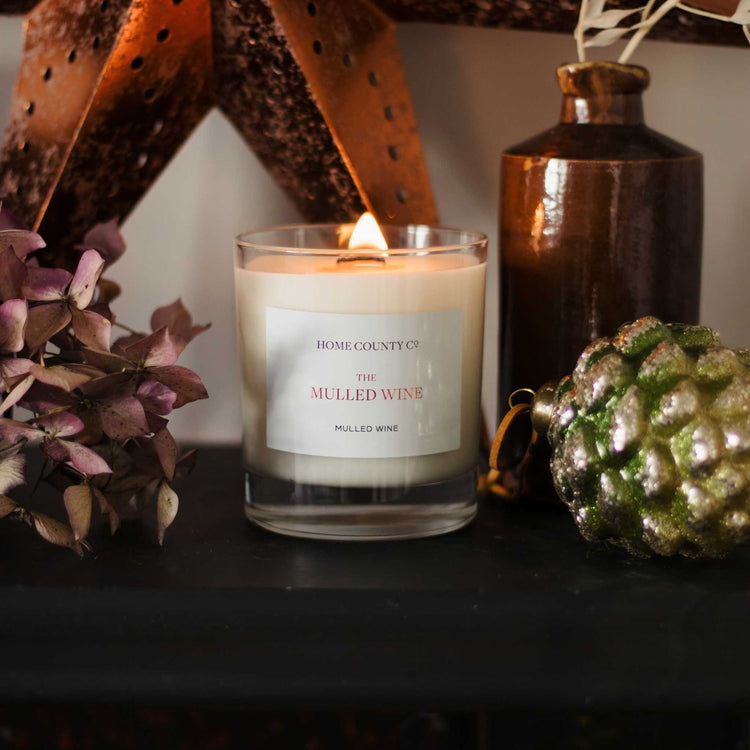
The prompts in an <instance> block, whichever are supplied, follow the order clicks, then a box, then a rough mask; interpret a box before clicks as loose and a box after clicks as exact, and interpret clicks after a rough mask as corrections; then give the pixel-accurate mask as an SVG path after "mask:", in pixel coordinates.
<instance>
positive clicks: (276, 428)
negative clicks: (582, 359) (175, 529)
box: [235, 220, 486, 538]
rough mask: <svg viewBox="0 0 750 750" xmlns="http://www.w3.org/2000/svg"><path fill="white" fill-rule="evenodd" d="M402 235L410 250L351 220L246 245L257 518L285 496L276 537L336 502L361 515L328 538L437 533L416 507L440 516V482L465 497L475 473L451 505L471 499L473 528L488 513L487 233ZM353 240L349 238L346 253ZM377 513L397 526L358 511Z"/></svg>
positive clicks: (244, 317) (244, 306) (339, 508)
mask: <svg viewBox="0 0 750 750" xmlns="http://www.w3.org/2000/svg"><path fill="white" fill-rule="evenodd" d="M365 221H367V220H365ZM386 232H387V233H389V238H390V239H391V243H390V244H391V245H393V244H394V243H397V244H400V245H403V246H404V247H402V248H400V249H393V248H391V249H388V250H387V249H386V244H385V240H384V239H383V238H378V237H375V238H374V239H372V238H371V239H364V240H363V239H362V238H361V236H360V234H359V232H354V233H352V227H351V226H350V225H345V226H343V227H334V226H330V225H329V226H317V227H316V226H307V227H289V228H285V229H284V228H282V229H279V230H270V231H267V232H258V233H252V234H251V235H245V236H243V238H240V240H239V242H238V248H239V254H238V264H237V268H236V270H235V281H236V285H235V287H236V294H237V313H238V321H239V339H240V355H241V365H242V410H243V425H244V438H243V440H244V442H243V457H244V462H245V468H246V470H247V471H248V474H249V483H248V486H249V488H250V498H249V506H248V515H249V516H250V517H251V518H253V520H256V521H260V522H261V523H263V521H264V518H265V516H266V515H268V513H269V505H275V506H276V507H274V508H273V509H272V515H273V516H274V520H273V522H270V523H266V524H265V525H269V526H270V527H271V528H275V529H276V530H281V531H286V532H287V533H306V532H305V530H304V529H302V531H300V528H299V527H298V526H295V527H294V528H292V529H290V528H289V518H287V519H286V521H285V522H284V523H281V527H280V524H279V518H278V516H279V515H280V514H286V515H287V516H295V517H299V516H300V515H303V516H305V517H307V518H308V520H309V517H310V515H311V514H313V513H318V512H320V510H321V508H324V507H325V508H327V515H328V516H330V515H331V513H332V512H333V511H334V510H335V512H336V513H337V514H338V515H341V514H342V512H343V513H344V515H345V516H346V522H345V523H340V524H339V527H340V528H338V529H333V530H332V529H331V528H330V527H331V521H330V518H328V520H327V521H325V524H324V525H325V526H326V529H327V531H326V532H325V533H320V531H319V530H318V531H317V532H316V531H309V530H308V531H309V534H310V535H319V536H334V537H337V538H338V537H349V536H356V537H358V538H362V537H371V536H376V537H394V536H399V535H409V536H415V535H422V532H419V531H416V532H415V530H414V528H413V523H414V521H413V518H411V516H413V506H415V504H416V505H420V511H421V512H422V514H423V515H426V514H427V511H429V510H430V509H431V508H432V507H433V506H434V505H435V503H434V502H432V501H433V500H435V493H434V490H435V488H436V486H440V485H441V484H446V487H447V486H453V487H454V490H455V489H456V487H457V485H456V484H455V483H456V481H459V480H460V482H459V483H460V487H461V488H462V489H461V490H460V492H458V495H456V494H455V492H454V494H453V496H452V497H447V498H444V499H441V500H440V503H439V505H440V508H438V510H439V511H441V512H442V511H445V509H446V508H445V506H446V505H456V504H458V505H460V506H461V513H460V515H461V518H462V520H463V521H464V522H465V521H466V520H468V519H470V517H471V515H473V512H474V509H475V497H474V470H475V467H476V464H477V457H478V445H479V422H480V416H479V415H480V410H479V395H480V381H481V368H482V331H483V319H484V285H485V266H486V263H485V258H486V255H485V254H486V240H485V238H484V237H483V236H481V235H477V234H476V233H467V232H461V231H458V230H436V229H429V228H427V227H407V228H401V229H399V228H390V229H388V228H387V229H386ZM350 234H351V240H350V242H349V247H348V248H344V249H341V248H340V247H338V245H339V244H340V243H341V242H342V239H343V238H345V237H346V236H348V235H350ZM436 242H439V243H440V244H439V246H438V247H430V244H431V243H436ZM254 483H255V485H259V486H261V488H260V490H258V489H257V488H256V491H255V492H253V484H254ZM451 483H453V484H452V485H451ZM429 486H432V489H433V492H432V495H431V494H430V491H429V490H424V488H425V487H429ZM469 486H470V487H471V491H470V497H468V493H469V491H468V490H467V489H466V488H467V487H469ZM285 488H286V489H285ZM303 488H308V491H307V492H305V491H304V489H303ZM310 488H314V489H310ZM321 488H322V489H321ZM274 493H275V494H274ZM279 493H280V494H279ZM438 494H439V493H438ZM253 495H254V497H253ZM459 495H460V496H459ZM259 496H262V497H260V498H259ZM355 496H356V497H355ZM303 497H304V498H305V499H304V500H302V502H295V500H294V498H296V499H297V500H300V499H301V498H303ZM314 498H317V499H318V500H320V499H321V498H322V501H321V502H316V501H314ZM352 500H353V502H352ZM399 506H402V507H401V508H400V509H401V510H402V511H403V510H404V509H405V508H406V506H409V508H410V510H409V511H408V515H410V520H409V529H410V530H411V533H403V534H402V533H401V532H399V530H398V529H397V528H395V527H396V526H398V523H396V524H395V526H394V522H393V519H394V518H397V517H398V516H399ZM373 512H374V513H375V515H376V516H377V515H378V514H380V515H381V516H382V515H387V516H388V519H389V521H388V524H387V525H388V526H389V527H388V528H384V523H383V519H382V518H381V519H379V520H378V521H377V522H376V524H375V525H376V527H377V529H376V530H375V531H373V530H371V532H372V533H370V532H368V530H367V529H364V530H363V523H362V519H361V518H360V519H357V518H356V516H357V514H359V515H360V516H365V515H367V517H368V518H370V519H372V514H373ZM401 515H403V514H401ZM439 515H440V513H438V516H439ZM444 520H445V519H444ZM454 521H455V519H454ZM435 523H438V525H439V523H440V520H439V519H438V520H437V521H436V520H435V518H433V519H429V518H428V519H427V521H426V525H427V526H428V527H429V530H428V531H427V532H426V533H437V531H436V530H435V528H436V527H435ZM297 524H299V518H297ZM364 525H365V526H366V525H367V524H366V523H365V524H364ZM455 525H456V524H455V522H454V526H455ZM341 527H345V528H343V530H342V528H341ZM347 529H348V530H349V531H347ZM402 531H403V529H402Z"/></svg>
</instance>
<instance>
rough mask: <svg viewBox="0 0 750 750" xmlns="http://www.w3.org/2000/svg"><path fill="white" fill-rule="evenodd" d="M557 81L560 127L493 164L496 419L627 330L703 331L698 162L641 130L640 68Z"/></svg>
mask: <svg viewBox="0 0 750 750" xmlns="http://www.w3.org/2000/svg"><path fill="white" fill-rule="evenodd" d="M557 75H558V81H559V83H560V88H561V89H562V92H563V102H562V113H561V118H560V123H559V124H558V125H556V126H555V127H553V128H551V129H550V130H547V131H545V132H544V133H541V134H540V135H537V136H535V137H533V138H531V139H529V140H527V141H524V142H523V143H521V144H519V145H517V146H513V147H512V148H509V149H508V150H507V151H505V152H504V153H503V156H502V188H501V210H500V259H501V337H500V391H499V395H500V400H499V411H500V413H501V414H502V413H504V411H505V410H506V409H507V399H508V395H509V394H510V393H512V392H513V391H514V390H515V389H516V388H521V387H529V388H538V387H539V386H540V385H542V383H544V382H546V381H548V380H554V379H557V378H560V377H562V376H563V375H564V374H566V373H568V372H570V371H571V369H572V367H573V366H574V364H575V361H576V359H577V357H578V355H579V353H580V352H581V350H582V349H583V348H584V347H585V346H586V345H587V344H588V343H589V342H590V341H592V340H593V339H596V338H598V337H600V336H604V335H611V334H612V333H613V332H614V331H615V329H616V328H617V327H618V326H619V325H620V324H621V323H623V322H625V321H628V320H633V319H635V318H637V317H640V316H642V315H646V314H652V315H656V316H658V317H660V318H662V319H664V320H668V321H680V322H685V323H697V322H698V311H699V297H700V277H701V244H702V229H703V162H702V158H701V155H700V154H699V153H697V152H696V151H693V150H692V149H690V148H687V147H686V146H683V145H681V144H679V143H677V142H676V141H674V140H672V139H671V138H668V137H666V136H664V135H661V134H660V133H657V132H655V131H653V130H651V129H650V128H648V127H646V126H645V124H644V122H643V106H642V100H641V92H642V91H643V90H644V89H645V88H646V87H647V86H648V83H649V76H648V72H647V71H646V70H645V69H644V68H640V67H637V66H630V65H627V66H626V65H618V64H615V63H597V62H592V63H574V64H569V65H562V66H560V67H559V68H558V69H557Z"/></svg>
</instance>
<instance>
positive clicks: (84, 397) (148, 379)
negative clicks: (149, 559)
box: [0, 209, 208, 554]
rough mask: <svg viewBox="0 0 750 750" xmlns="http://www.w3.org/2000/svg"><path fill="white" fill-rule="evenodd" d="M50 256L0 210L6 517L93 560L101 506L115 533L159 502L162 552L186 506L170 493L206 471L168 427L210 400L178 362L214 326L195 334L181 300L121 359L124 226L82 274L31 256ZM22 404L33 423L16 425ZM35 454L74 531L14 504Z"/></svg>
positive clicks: (84, 256)
mask: <svg viewBox="0 0 750 750" xmlns="http://www.w3.org/2000/svg"><path fill="white" fill-rule="evenodd" d="M42 247H44V241H43V240H42V238H41V237H39V235H37V234H35V233H34V232H29V231H27V230H25V229H24V228H23V227H22V225H20V222H19V221H18V220H17V219H16V218H15V217H14V216H13V215H12V214H10V212H8V211H7V210H5V209H2V210H0V392H2V394H3V400H2V403H0V518H5V517H10V518H17V519H20V520H22V521H25V522H26V523H27V524H28V525H29V526H31V527H33V528H34V529H36V531H37V533H38V534H39V535H40V536H42V537H43V538H44V539H46V540H47V541H50V542H53V543H54V544H59V545H62V546H66V547H69V548H70V549H73V550H74V551H76V552H77V553H79V554H82V553H83V550H84V549H85V548H86V546H87V545H86V536H87V535H88V533H89V530H90V527H91V518H92V508H93V507H94V505H96V506H98V507H99V510H100V511H101V512H102V513H104V514H106V515H108V517H109V524H110V529H111V531H112V533H114V532H115V531H116V530H117V528H118V527H119V524H120V516H121V515H122V514H123V513H125V512H130V511H134V510H135V511H140V510H142V509H143V508H144V507H145V506H146V505H147V504H149V503H150V502H152V501H155V503H156V511H157V524H158V536H159V543H160V544H161V543H162V542H163V540H164V533H165V531H166V529H167V527H168V526H169V525H170V524H171V523H172V521H173V520H174V518H175V516H176V514H177V508H178V504H179V503H178V497H177V494H176V493H175V491H174V489H173V488H172V487H171V484H170V483H171V482H172V481H173V480H174V479H175V478H179V477H181V476H185V475H186V474H187V473H188V472H189V470H190V468H192V465H193V463H194V460H195V453H194V451H190V452H188V453H186V454H185V455H183V456H182V457H180V456H179V453H178V450H177V445H176V443H175V441H174V438H173V437H172V435H171V434H170V432H169V430H168V420H167V416H168V415H169V414H170V413H171V412H172V410H173V409H176V408H179V407H180V406H184V405H185V404H188V403H190V402H191V401H195V400H197V399H203V398H207V397H208V394H207V392H206V389H205V387H204V385H203V383H202V382H201V380H200V378H199V377H198V376H197V375H196V374H195V373H194V372H192V370H189V369H187V368H185V367H181V366H179V365H177V364H176V362H177V359H178V357H179V355H180V353H181V352H182V351H183V349H184V348H185V346H186V345H187V344H188V342H189V341H190V340H191V339H192V338H194V337H195V336H196V335H198V334H199V333H201V332H203V331H205V330H206V329H207V328H208V326H194V325H193V322H192V318H191V316H190V314H189V313H188V311H187V310H186V309H185V307H184V306H183V305H182V302H181V301H180V300H177V301H176V302H173V303H172V304H171V305H166V306H164V307H160V308H158V309H157V310H156V311H155V312H154V314H153V316H152V326H153V327H154V328H155V330H154V331H153V332H152V333H150V334H137V333H133V332H131V333H130V335H129V336H127V337H126V338H125V339H120V340H118V341H117V342H115V345H114V346H113V347H112V350H111V351H110V333H111V327H112V321H113V320H114V316H113V315H112V313H111V311H110V310H109V307H108V304H109V302H110V301H111V300H112V299H113V298H114V297H115V296H116V295H117V293H118V292H119V287H117V285H116V284H114V283H113V282H109V281H105V280H103V279H101V273H102V270H103V269H104V267H105V266H106V265H107V264H109V263H113V262H114V261H115V260H117V259H118V258H119V257H120V256H121V255H122V252H123V251H124V249H125V245H124V243H123V242H122V238H121V236H120V234H119V232H118V231H117V226H116V221H114V220H113V221H111V222H107V223H105V224H99V225H97V226H96V227H94V228H93V229H92V230H91V231H90V232H88V233H87V234H86V237H85V238H84V241H83V243H82V244H81V245H79V246H77V247H78V249H79V250H81V257H80V259H79V262H78V266H77V268H76V269H75V272H74V273H72V274H71V273H70V272H69V271H66V270H64V269H61V268H46V267H40V266H39V264H38V263H36V262H34V261H33V260H31V259H30V258H29V257H28V256H30V255H31V254H32V253H33V252H34V251H35V250H38V249H40V248H42ZM32 257H33V256H32ZM115 325H117V323H115ZM51 343H53V344H54V346H52V347H50V346H49V345H50V344H51ZM15 405H19V406H22V407H24V408H26V409H28V410H29V411H31V412H32V414H33V416H32V417H31V418H29V419H28V420H26V421H20V420H17V419H12V418H11V417H10V416H9V412H10V410H11V408H12V407H13V406H15ZM34 446H38V448H39V450H40V451H41V452H42V453H43V454H44V456H45V459H46V464H45V466H46V468H45V473H44V478H45V479H46V480H47V481H48V482H49V483H50V484H52V485H53V486H55V487H57V488H58V489H59V490H60V491H61V492H62V493H63V503H64V506H65V510H66V513H67V516H68V521H69V523H70V526H67V525H65V524H63V523H61V522H59V521H57V520H55V519H53V518H50V517H49V516H45V515H43V514H39V513H32V512H30V511H27V510H26V509H25V508H23V507H22V506H20V505H19V504H18V503H16V502H15V501H14V500H13V499H11V498H10V497H8V496H7V494H6V493H7V492H9V491H10V490H11V489H13V488H14V487H16V486H18V485H19V484H23V483H24V471H25V455H24V451H25V450H27V449H28V448H31V447H34Z"/></svg>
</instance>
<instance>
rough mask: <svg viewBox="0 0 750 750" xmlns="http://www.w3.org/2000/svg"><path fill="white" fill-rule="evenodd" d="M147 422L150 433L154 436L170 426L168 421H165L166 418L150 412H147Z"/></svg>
mask: <svg viewBox="0 0 750 750" xmlns="http://www.w3.org/2000/svg"><path fill="white" fill-rule="evenodd" d="M146 422H148V429H149V432H151V433H153V434H156V433H157V432H161V431H162V430H164V429H166V427H167V425H168V424H169V420H168V419H164V417H160V416H158V415H157V414H153V413H152V412H150V411H147V412H146Z"/></svg>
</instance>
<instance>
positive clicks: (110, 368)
mask: <svg viewBox="0 0 750 750" xmlns="http://www.w3.org/2000/svg"><path fill="white" fill-rule="evenodd" d="M82 356H83V360H84V362H85V363H86V364H89V365H91V366H92V367H96V368H97V369H99V370H101V371H102V372H107V373H115V372H122V371H123V370H125V369H131V365H130V362H128V361H127V360H125V359H123V358H122V357H121V356H119V355H118V354H112V353H110V352H98V351H96V350H94V349H84V350H83V352H82Z"/></svg>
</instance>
